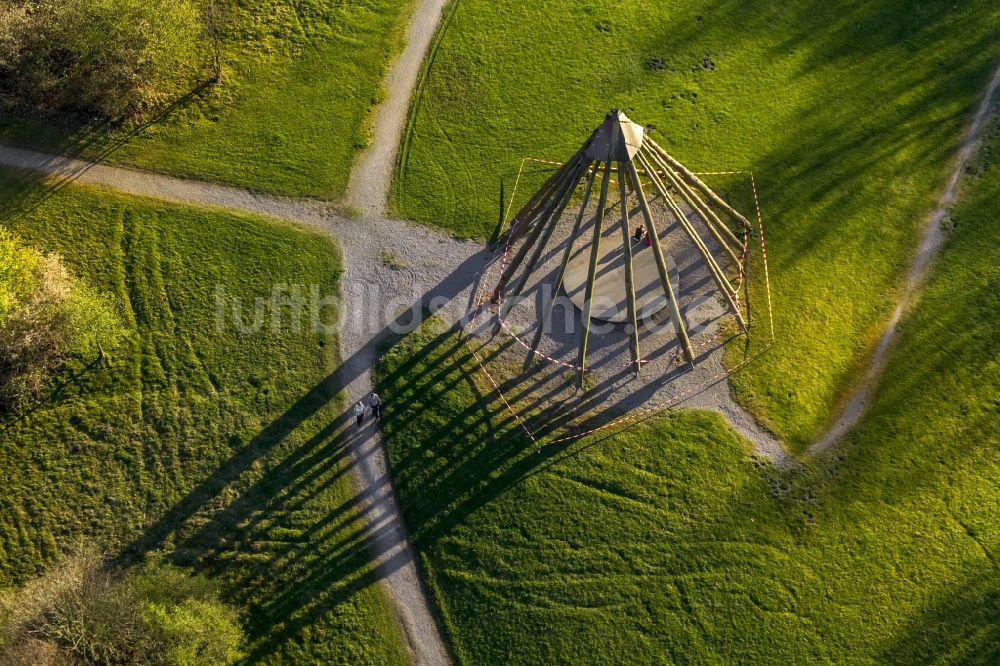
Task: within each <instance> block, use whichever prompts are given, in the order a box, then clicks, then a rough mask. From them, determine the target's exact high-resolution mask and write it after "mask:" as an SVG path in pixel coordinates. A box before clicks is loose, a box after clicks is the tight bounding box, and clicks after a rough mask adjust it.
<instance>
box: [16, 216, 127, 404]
mask: <svg viewBox="0 0 1000 666" xmlns="http://www.w3.org/2000/svg"><path fill="white" fill-rule="evenodd" d="M125 334H126V331H125V328H124V327H123V326H122V324H121V321H120V319H119V317H118V315H117V313H116V312H115V308H114V306H113V305H112V304H111V302H109V300H108V299H107V298H105V297H104V296H103V295H102V294H100V293H98V292H97V291H95V290H93V289H91V288H90V287H89V286H87V285H85V284H83V283H80V282H78V281H77V280H75V279H74V278H73V276H71V275H70V273H69V271H67V270H66V267H65V266H64V264H63V261H62V258H61V257H60V256H59V255H58V254H56V253H52V254H42V253H40V252H39V251H37V250H35V249H33V248H30V247H27V246H25V245H24V244H23V243H21V242H20V241H19V240H18V239H17V238H16V237H15V236H13V235H12V234H10V233H9V232H7V231H5V230H4V229H3V228H0V405H7V406H11V405H13V406H19V405H22V404H23V403H25V402H26V401H28V400H30V399H31V398H33V397H36V396H38V395H39V393H41V391H42V390H43V389H44V388H45V386H46V385H47V384H48V380H49V378H50V377H51V375H52V373H53V371H55V370H56V369H57V368H58V367H59V366H60V365H61V364H62V363H63V361H64V360H65V359H66V358H68V357H70V356H77V357H84V358H97V356H98V355H99V354H102V353H103V351H104V350H106V349H107V350H110V349H112V348H113V347H114V346H115V345H116V344H117V343H118V342H119V341H121V340H122V338H123V337H124V336H125Z"/></svg>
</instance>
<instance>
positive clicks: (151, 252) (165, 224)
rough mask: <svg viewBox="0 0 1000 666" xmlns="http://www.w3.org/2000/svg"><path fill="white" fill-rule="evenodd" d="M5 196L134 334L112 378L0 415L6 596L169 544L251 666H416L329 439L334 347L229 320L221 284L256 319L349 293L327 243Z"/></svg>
mask: <svg viewBox="0 0 1000 666" xmlns="http://www.w3.org/2000/svg"><path fill="white" fill-rule="evenodd" d="M0 203H2V204H3V207H4V209H5V210H7V211H8V212H7V213H5V215H4V217H3V223H4V224H5V225H8V226H9V227H10V228H11V229H12V230H14V231H15V232H17V233H18V234H20V235H21V236H22V237H23V238H24V239H26V240H27V241H28V242H29V243H30V244H33V245H35V246H36V247H39V248H41V249H44V250H46V251H59V252H61V253H63V255H64V257H65V259H66V261H67V264H68V265H69V266H70V267H71V269H72V270H73V271H74V272H75V273H76V274H77V275H79V276H81V277H83V278H84V279H86V280H87V281H89V282H90V283H91V284H93V285H95V286H97V287H99V288H100V289H102V290H105V291H106V292H110V293H111V295H112V296H113V297H114V298H116V299H117V302H118V303H119V304H120V307H121V311H122V313H123V317H124V318H125V319H126V321H127V322H128V325H129V328H130V329H131V331H132V337H131V340H130V342H128V343H127V344H125V345H124V346H123V347H122V348H119V349H118V350H117V351H116V352H114V353H113V355H112V357H111V364H110V367H103V366H98V367H88V366H89V365H90V361H91V359H81V360H80V361H78V362H76V363H74V364H72V365H71V366H70V367H68V368H67V369H66V370H65V371H64V372H62V373H61V374H60V375H59V376H58V377H57V382H56V386H55V387H54V388H55V389H57V390H56V391H55V392H54V393H53V394H52V395H50V396H48V397H47V398H46V399H45V400H43V401H42V402H40V403H39V404H37V405H36V406H35V408H34V409H33V410H32V411H31V412H30V413H28V414H26V415H25V416H24V417H23V418H22V419H16V418H15V417H14V416H13V415H10V414H7V415H4V417H3V419H2V421H0V470H2V472H0V475H2V476H0V479H2V486H3V492H0V586H7V585H12V584H17V583H19V582H22V581H24V580H26V579H27V578H29V577H31V576H32V575H33V574H35V572H37V571H39V570H40V568H41V567H43V566H45V565H47V564H49V563H51V562H52V561H53V560H54V559H55V558H56V557H57V556H58V555H59V553H60V552H61V551H63V550H64V549H67V548H70V547H72V546H73V544H74V543H76V542H77V541H78V540H80V539H90V540H94V541H96V542H97V543H98V544H101V545H104V546H106V547H107V548H109V551H110V552H111V553H112V554H114V553H117V552H122V553H123V554H124V556H125V558H126V560H131V559H135V558H138V557H141V556H142V555H143V554H144V553H146V552H148V551H151V550H156V549H162V550H163V551H164V552H165V553H166V554H167V555H168V556H169V557H170V559H172V560H174V561H176V562H178V563H180V564H183V565H190V566H193V567H195V568H196V569H198V570H200V571H202V572H204V573H206V574H208V575H210V576H211V577H212V578H213V579H214V580H216V581H217V582H218V583H219V585H220V586H221V588H222V590H223V592H224V594H225V596H226V598H227V600H228V601H230V602H232V603H235V604H237V605H238V606H239V607H240V608H241V610H242V612H243V615H244V619H245V621H246V622H247V628H248V635H249V636H250V639H251V644H250V645H249V651H250V654H251V657H250V660H249V661H250V662H251V663H279V662H280V663H343V664H357V663H372V664H375V663H403V662H405V653H404V652H403V649H402V647H401V645H400V644H399V642H398V640H397V635H396V631H395V628H394V626H393V624H392V621H391V619H390V616H389V611H388V609H387V607H386V604H385V601H384V599H383V598H382V595H381V593H380V591H379V590H378V588H377V586H376V585H375V583H374V575H373V572H372V569H371V565H370V560H369V557H368V553H367V551H366V548H365V544H364V542H363V536H364V530H363V529H362V524H361V520H360V518H359V516H358V515H357V513H356V510H355V504H354V503H353V502H352V499H353V497H354V493H353V491H352V488H351V485H350V482H349V480H348V478H347V476H346V461H345V459H344V458H345V450H344V443H343V442H342V441H340V440H339V439H337V438H336V437H335V431H336V426H337V424H338V423H339V422H340V419H341V417H342V413H343V404H342V400H341V398H340V396H339V395H338V394H337V391H338V389H339V387H338V384H337V381H336V378H335V377H334V375H333V374H332V372H333V369H334V368H335V367H336V365H337V362H338V358H337V351H336V350H337V341H336V339H335V338H333V337H329V336H327V335H321V334H318V333H313V332H306V331H302V332H294V331H292V330H290V329H288V328H285V329H280V330H279V331H278V332H272V331H271V329H270V321H271V320H270V319H267V321H266V323H265V326H264V328H263V329H262V331H261V332H260V333H257V334H252V335H251V334H247V335H244V334H241V333H239V332H237V330H236V328H235V325H234V324H233V323H232V322H231V321H227V323H226V326H225V327H224V330H223V332H221V333H220V332H218V329H217V327H216V315H215V299H216V285H217V284H223V285H225V289H226V292H227V293H228V294H229V295H230V296H233V297H239V298H242V299H244V302H245V303H247V308H250V305H249V304H250V303H252V299H253V298H255V297H258V296H263V297H267V296H268V295H269V294H270V293H271V286H272V284H274V283H286V284H301V285H307V286H308V285H313V284H315V285H319V286H320V288H321V293H322V294H324V295H325V294H327V293H329V292H330V291H331V290H334V289H336V288H337V283H338V279H339V275H340V271H341V264H340V258H339V256H338V253H337V251H336V248H335V247H334V246H333V245H332V244H331V242H330V241H329V240H327V239H326V238H323V237H320V236H317V235H314V234H312V233H307V232H304V231H299V230H297V229H293V228H290V227H287V226H280V225H276V224H274V223H271V222H269V221H267V220H263V219H259V218H254V217H250V216H241V215H230V214H222V213H216V212H209V211H205V210H198V209H188V208H181V207H177V206H171V205H166V204H158V203H153V202H149V201H145V200H138V199H130V198H126V197H122V196H117V195H112V194H109V193H105V192H101V191H96V190H90V189H84V188H77V187H72V186H71V187H67V188H63V189H60V190H58V191H54V190H47V189H46V188H45V187H43V186H42V185H41V184H39V183H32V182H31V181H28V180H27V179H26V177H23V176H16V175H14V174H11V173H10V172H7V173H4V174H2V176H0ZM306 293H308V287H306ZM287 310H288V308H284V310H283V316H284V317H285V319H284V320H285V321H286V322H288V321H289V320H290V319H289V313H288V312H287ZM248 319H249V317H248Z"/></svg>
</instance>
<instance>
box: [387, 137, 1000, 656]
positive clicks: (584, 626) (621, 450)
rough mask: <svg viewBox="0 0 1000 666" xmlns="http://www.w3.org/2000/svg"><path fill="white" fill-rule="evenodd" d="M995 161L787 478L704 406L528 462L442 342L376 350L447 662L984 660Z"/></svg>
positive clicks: (996, 246)
mask: <svg viewBox="0 0 1000 666" xmlns="http://www.w3.org/2000/svg"><path fill="white" fill-rule="evenodd" d="M997 150H1000V134H996V133H995V134H994V138H993V143H992V151H990V152H988V153H987V154H988V155H990V156H993V159H994V162H993V163H992V164H990V165H989V169H988V171H987V172H986V173H985V174H984V175H983V176H982V177H981V178H979V179H977V180H972V181H970V183H969V184H968V192H967V197H966V200H965V203H964V204H962V206H961V207H960V208H959V209H958V210H957V211H956V212H955V214H954V230H953V231H952V232H951V237H950V238H949V241H948V244H947V248H946V250H945V251H944V255H943V257H942V258H941V260H940V262H939V264H938V265H937V267H936V272H935V274H934V276H933V278H932V280H931V282H930V284H929V285H928V287H927V288H926V291H925V293H924V295H923V298H922V299H921V300H920V302H919V304H918V306H917V307H916V310H915V312H913V313H912V316H911V317H910V318H909V319H908V320H907V321H906V322H905V324H904V325H903V327H902V331H901V337H900V341H899V345H898V347H897V348H896V349H895V351H894V353H893V355H892V358H891V361H890V364H889V367H888V370H887V372H886V375H885V379H884V380H883V382H882V385H881V388H880V390H879V393H878V395H877V397H876V399H875V401H874V403H873V405H872V409H871V412H870V413H869V414H868V416H867V417H866V419H865V420H864V421H863V423H862V424H861V426H860V427H859V428H858V429H857V430H856V431H855V432H853V433H852V434H851V435H850V437H849V440H848V441H847V442H845V443H844V444H843V448H842V449H841V450H840V451H839V452H838V453H837V454H836V455H835V456H834V457H832V458H829V459H824V460H821V461H813V462H812V463H810V464H809V466H807V467H806V468H805V469H803V470H801V471H798V472H790V473H785V474H779V473H777V472H775V471H774V470H773V469H772V468H770V467H768V466H765V467H763V468H757V467H755V465H754V464H753V463H752V462H751V458H750V456H749V455H748V448H747V446H746V445H745V444H744V443H742V442H740V441H738V440H737V438H736V437H735V436H734V435H733V434H732V431H731V430H729V429H728V428H727V427H726V425H725V423H724V421H723V420H722V419H721V418H720V417H718V416H716V415H710V414H706V413H699V412H674V413H670V414H668V415H665V416H661V417H658V418H654V419H651V420H649V421H646V422H644V423H643V424H640V425H637V426H635V427H634V428H632V429H630V430H628V431H625V432H621V433H618V434H615V435H612V436H605V437H602V436H597V437H591V438H589V439H586V440H582V441H579V442H576V443H573V444H571V445H569V446H568V447H566V448H565V449H560V450H550V449H543V450H542V451H541V452H540V453H535V449H534V447H533V446H532V445H531V444H530V443H529V442H527V441H526V440H525V438H524V437H523V435H521V434H520V431H519V430H518V428H517V427H516V425H515V424H513V423H511V422H510V419H509V417H508V416H507V414H506V412H505V410H504V407H503V405H502V404H501V403H500V402H499V400H495V399H492V397H490V398H489V399H484V398H485V396H488V395H489V388H488V385H485V384H482V383H480V382H481V380H480V379H479V378H478V377H477V376H476V375H475V374H472V373H473V372H474V368H475V365H474V363H473V362H472V361H471V359H469V358H467V357H464V356H463V354H462V353H461V348H454V347H453V345H454V344H455V340H454V338H453V336H451V335H448V334H442V333H440V329H436V328H435V327H434V325H427V326H426V327H425V329H422V330H421V331H419V332H418V333H416V334H414V335H413V336H411V337H410V338H408V339H406V340H404V342H402V343H401V344H400V345H399V346H398V347H397V348H396V349H394V350H393V351H392V352H391V353H389V354H388V355H387V356H386V357H385V358H384V360H383V362H382V365H381V367H380V369H379V374H380V377H381V390H382V393H383V395H384V396H388V400H387V403H386V404H387V409H386V412H385V419H384V420H383V424H384V428H385V429H386V431H387V434H388V445H389V450H390V457H391V461H392V467H393V477H394V479H395V481H396V484H397V488H398V490H399V493H400V496H401V503H402V506H403V510H404V512H405V514H406V518H407V521H408V523H409V527H410V530H411V535H412V537H413V540H414V543H415V545H416V548H417V550H418V553H419V557H420V558H421V560H422V562H423V564H424V569H425V571H426V574H427V576H428V578H427V581H428V583H429V587H430V589H431V590H432V591H433V594H434V596H435V599H436V600H437V602H438V604H440V606H441V608H442V609H443V614H444V617H445V621H446V624H447V627H448V632H449V635H450V638H451V640H452V642H453V644H454V646H455V650H456V652H457V654H458V655H459V656H460V658H461V661H462V662H464V663H469V664H481V663H553V662H577V661H578V662H586V663H622V662H623V661H624V662H626V663H670V662H676V663H685V662H721V663H733V662H744V663H745V662H750V663H872V662H885V663H907V664H915V663H983V664H986V663H995V662H996V661H997V660H998V659H1000V576H998V575H997V573H998V572H997V569H996V561H997V558H998V557H1000V524H998V523H997V521H996V507H997V505H998V502H1000V484H998V479H1000V458H998V456H997V450H998V447H1000V436H998V432H1000V401H998V399H997V396H998V395H1000V365H998V359H1000V331H998V330H997V327H996V325H995V323H996V321H995V320H996V312H997V311H998V308H1000V298H998V294H1000V268H998V267H1000V229H998V227H997V225H996V224H995V212H996V210H997V209H998V208H1000V163H997V162H996V161H995V155H996V151H997Z"/></svg>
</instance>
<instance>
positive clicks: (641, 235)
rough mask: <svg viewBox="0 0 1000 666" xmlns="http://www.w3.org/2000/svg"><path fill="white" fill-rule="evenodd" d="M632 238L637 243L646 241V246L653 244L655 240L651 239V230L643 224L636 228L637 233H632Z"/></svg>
mask: <svg viewBox="0 0 1000 666" xmlns="http://www.w3.org/2000/svg"><path fill="white" fill-rule="evenodd" d="M632 240H634V241H635V242H636V243H644V244H645V245H646V247H649V246H650V245H652V244H653V241H651V240H649V232H648V231H646V228H645V227H644V226H642V225H641V224H640V225H639V226H638V227H636V228H635V233H634V234H632Z"/></svg>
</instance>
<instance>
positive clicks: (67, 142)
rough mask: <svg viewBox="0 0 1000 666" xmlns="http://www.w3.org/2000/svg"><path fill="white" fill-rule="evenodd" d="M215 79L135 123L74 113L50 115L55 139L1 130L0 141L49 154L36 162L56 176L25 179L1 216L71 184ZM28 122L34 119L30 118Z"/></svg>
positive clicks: (20, 210)
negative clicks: (70, 161)
mask: <svg viewBox="0 0 1000 666" xmlns="http://www.w3.org/2000/svg"><path fill="white" fill-rule="evenodd" d="M214 84H215V81H213V80H211V79H209V80H205V81H202V82H200V83H198V84H197V85H195V86H194V87H193V88H191V89H190V90H189V91H187V92H186V93H184V94H182V95H180V96H179V97H177V98H175V99H173V100H171V101H170V102H168V103H166V104H165V105H163V106H162V107H161V108H159V109H156V110H155V111H153V112H152V113H151V114H150V115H149V116H148V117H146V118H144V119H143V120H142V121H140V122H137V123H135V124H123V123H121V122H115V121H101V120H89V121H88V120H86V119H81V118H80V117H78V116H76V115H72V116H53V117H52V123H51V124H52V125H54V126H56V127H58V128H59V129H57V130H55V133H56V134H58V138H56V139H53V140H51V141H41V142H37V141H32V140H26V139H25V138H24V137H21V136H19V135H15V136H13V137H11V136H7V135H5V134H4V133H2V132H0V140H2V141H3V142H4V143H8V144H10V145H13V146H19V147H24V148H29V149H33V150H42V151H45V152H48V153H51V154H52V157H51V159H49V160H47V161H41V162H39V164H38V166H39V168H41V169H45V168H46V167H56V168H58V175H57V176H49V177H42V176H39V175H35V174H32V175H31V176H30V177H28V176H26V177H25V180H26V181H27V182H28V183H30V184H31V186H28V187H25V188H23V190H22V191H21V192H20V193H19V195H18V196H12V197H7V198H6V201H5V205H4V208H3V210H2V211H0V212H2V213H3V214H4V215H17V214H20V213H23V212H26V211H28V210H31V209H32V208H35V207H36V206H38V205H40V204H41V203H42V202H44V201H45V200H46V199H48V198H49V197H51V196H53V195H54V194H56V193H57V192H59V190H61V189H62V188H63V187H65V186H67V185H69V184H71V183H72V182H73V181H75V180H76V179H78V178H79V177H80V176H82V175H83V174H84V173H86V172H87V171H88V170H89V169H90V168H91V167H93V166H94V165H95V164H99V163H101V162H103V161H105V160H107V159H108V158H110V157H111V156H112V155H113V154H114V153H115V152H116V151H117V150H118V149H119V148H121V147H122V146H124V145H125V144H126V143H128V142H129V141H131V140H132V139H133V138H135V137H136V136H139V135H140V134H142V133H143V132H145V131H146V130H148V129H149V128H151V127H154V126H156V125H159V124H160V123H163V122H164V121H166V120H167V119H168V118H170V116H172V115H173V114H174V113H176V112H177V111H180V110H182V109H184V108H186V107H188V106H189V105H190V104H192V103H193V102H195V101H196V100H197V99H198V98H199V97H201V96H202V95H203V94H204V93H205V92H206V91H207V90H209V89H210V88H211V87H212V86H213V85H214ZM4 117H6V119H7V120H8V122H14V123H16V122H17V121H18V119H19V118H20V117H21V116H19V115H18V114H15V113H7V114H3V115H2V116H0V120H2V119H3V118H4ZM31 122H34V121H33V120H32V121H31ZM67 158H68V159H77V158H80V159H82V160H84V161H82V162H81V163H79V164H76V165H73V166H72V167H69V166H68V165H67V163H66V160H67Z"/></svg>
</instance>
